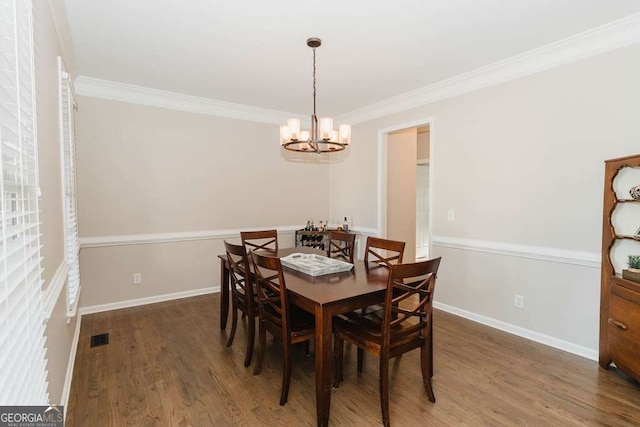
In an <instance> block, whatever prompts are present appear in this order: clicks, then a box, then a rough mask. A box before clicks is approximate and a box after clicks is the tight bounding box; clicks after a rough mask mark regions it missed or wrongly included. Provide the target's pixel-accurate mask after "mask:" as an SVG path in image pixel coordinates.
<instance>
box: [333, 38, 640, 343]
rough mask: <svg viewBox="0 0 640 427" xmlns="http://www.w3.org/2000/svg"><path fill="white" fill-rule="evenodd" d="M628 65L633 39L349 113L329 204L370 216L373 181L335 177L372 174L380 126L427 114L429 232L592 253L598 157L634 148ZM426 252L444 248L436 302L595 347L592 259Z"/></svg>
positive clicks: (636, 66)
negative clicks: (380, 114) (574, 261)
mask: <svg viewBox="0 0 640 427" xmlns="http://www.w3.org/2000/svg"><path fill="white" fill-rule="evenodd" d="M639 73H640V46H638V45H635V46H632V47H627V48H624V49H620V50H617V51H613V52H609V53H606V54H602V55H599V56H596V57H591V58H588V59H584V60H581V61H578V62H576V63H573V64H569V65H564V66H562V67H559V68H555V69H552V70H548V71H544V72H541V73H538V74H535V75H531V76H528V77H524V78H520V79H517V80H513V81H510V82H506V83H503V84H500V85H497V86H493V87H489V88H486V89H482V90H478V91H474V92H471V93H468V94H465V95H461V96H458V97H455V98H451V99H447V100H444V101H440V102H436V103H433V104H429V105H425V106H423V107H420V108H416V109H412V110H408V111H405V112H402V113H398V114H394V115H390V116H387V117H384V118H381V119H377V120H372V121H368V122H365V123H361V124H357V125H355V126H354V127H353V143H352V145H353V147H354V148H355V149H354V150H353V151H352V152H351V156H350V158H349V159H347V160H346V161H344V162H343V163H340V164H339V165H336V166H334V165H332V168H331V183H332V185H331V192H330V195H331V210H332V213H333V212H341V211H344V210H346V209H349V210H351V212H353V215H354V216H355V217H357V218H361V222H360V225H362V226H364V227H376V225H377V215H376V212H377V203H378V200H377V192H376V189H375V186H373V188H371V187H368V186H367V187H366V188H365V187H364V186H362V187H361V188H357V189H356V188H353V189H352V188H350V187H343V186H341V185H340V183H342V182H344V181H345V180H347V179H348V177H349V176H351V171H357V174H356V175H357V182H362V183H367V184H372V183H375V182H376V181H377V175H378V163H377V162H378V160H377V159H378V140H379V132H380V130H381V129H385V128H389V127H393V126H398V125H401V124H403V123H409V122H413V121H418V120H422V119H424V118H432V119H433V122H432V125H431V144H432V149H431V150H432V151H431V152H432V155H433V157H432V158H431V159H430V161H431V169H432V173H433V189H434V194H433V206H432V209H433V224H432V226H433V234H434V235H435V236H443V237H447V238H459V239H466V240H472V241H475V242H481V243H483V242H489V243H490V244H496V243H499V244H505V243H506V244H518V245H524V246H526V247H528V248H532V247H533V248H535V247H545V248H552V249H562V250H570V251H586V252H589V253H597V252H599V250H600V237H601V215H602V185H603V184H602V180H603V161H604V160H605V159H609V158H613V157H618V156H623V155H629V154H634V153H637V152H638V151H639V148H638V147H639V145H638V141H640V127H638V125H637V118H636V115H637V114H636V112H637V111H639V110H640V85H638V81H637V76H638V74H639ZM356 187H357V186H356ZM361 190H362V191H361ZM354 200H357V203H355V202H353V201H354ZM450 209H452V210H455V221H447V210H450ZM434 253H435V255H442V256H443V261H442V267H441V268H442V273H441V274H440V276H439V282H438V291H437V293H436V300H437V301H438V302H440V303H444V304H448V305H450V306H452V307H455V308H459V309H462V310H466V311H467V312H470V313H472V314H475V315H481V316H485V317H487V318H490V319H494V320H497V321H500V322H506V323H509V324H511V325H514V326H516V327H521V328H527V329H529V330H531V331H533V332H535V333H538V334H544V335H547V336H550V337H552V338H555V339H560V340H565V341H567V342H569V343H572V344H575V345H578V346H583V347H586V348H588V349H596V348H597V332H598V329H597V328H598V313H599V307H598V289H599V280H598V269H597V268H593V267H585V266H576V265H571V264H568V265H563V264H558V263H552V262H544V261H535V262H534V261H532V260H530V259H526V258H517V257H506V256H504V255H498V254H486V253H484V252H479V251H477V250H461V249H451V248H444V247H443V246H435V247H434ZM514 293H519V294H522V295H524V297H525V308H524V310H518V309H515V308H514V306H513V297H514ZM479 295H480V296H481V297H478V296H479Z"/></svg>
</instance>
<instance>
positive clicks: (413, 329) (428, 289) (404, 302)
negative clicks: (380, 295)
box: [382, 258, 441, 347]
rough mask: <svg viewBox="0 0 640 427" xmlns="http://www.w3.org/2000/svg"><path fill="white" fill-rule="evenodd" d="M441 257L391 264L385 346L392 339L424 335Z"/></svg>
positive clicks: (386, 297) (385, 315) (385, 321)
mask: <svg viewBox="0 0 640 427" xmlns="http://www.w3.org/2000/svg"><path fill="white" fill-rule="evenodd" d="M440 260H441V258H435V259H432V260H429V261H422V262H416V263H408V264H393V265H391V266H390V269H389V279H388V282H387V293H386V296H385V304H384V316H383V321H382V329H383V332H382V334H383V337H384V339H385V341H386V345H387V347H388V345H389V342H391V341H395V340H402V339H409V338H420V337H423V338H424V337H425V336H426V333H427V332H426V328H427V327H428V325H429V323H430V322H431V316H432V308H433V293H434V290H435V285H436V277H437V274H438V267H439V266H440ZM416 299H417V301H416ZM416 318H417V322H416V320H415V319H416ZM413 322H415V323H413Z"/></svg>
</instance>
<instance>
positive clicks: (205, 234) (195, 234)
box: [79, 225, 378, 248]
mask: <svg viewBox="0 0 640 427" xmlns="http://www.w3.org/2000/svg"><path fill="white" fill-rule="evenodd" d="M274 228H275V229H276V230H278V234H293V233H295V231H296V230H300V229H302V228H304V226H302V225H283V226H278V227H275V226H265V227H250V228H242V229H239V228H238V229H226V230H203V231H179V232H174V233H148V234H125V235H114V236H90V237H81V238H80V239H79V240H80V247H81V248H101V247H105V246H125V245H145V244H153V243H169V242H188V241H191V240H216V239H231V238H234V237H239V236H240V232H241V231H258V230H267V229H274ZM354 231H357V232H360V233H362V234H365V235H370V236H375V235H378V231H377V230H376V229H374V228H365V227H356V228H354Z"/></svg>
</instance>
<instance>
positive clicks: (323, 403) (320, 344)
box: [315, 306, 333, 427]
mask: <svg viewBox="0 0 640 427" xmlns="http://www.w3.org/2000/svg"><path fill="white" fill-rule="evenodd" d="M315 314H316V340H315V342H316V348H315V352H316V417H317V421H318V426H322V427H324V426H328V425H329V407H330V405H331V381H332V375H331V368H332V366H333V335H332V328H331V315H329V314H328V313H325V309H324V308H323V307H322V306H318V307H316V313H315Z"/></svg>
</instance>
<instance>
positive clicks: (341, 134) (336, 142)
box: [280, 37, 351, 153]
mask: <svg viewBox="0 0 640 427" xmlns="http://www.w3.org/2000/svg"><path fill="white" fill-rule="evenodd" d="M321 44H322V40H320V39H319V38H317V37H311V38H310V39H307V46H309V47H310V48H312V49H313V114H312V115H311V131H308V130H300V119H296V118H293V119H289V120H287V124H286V125H285V126H280V144H281V145H282V147H283V148H284V149H286V150H290V151H299V152H303V153H333V152H336V151H342V150H344V149H345V148H346V147H347V145H349V143H350V142H351V125H347V124H342V125H340V127H339V128H338V131H337V132H336V131H335V130H334V129H333V119H332V118H331V117H322V118H321V119H320V122H319V123H318V116H316V48H318V47H320V45H321Z"/></svg>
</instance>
